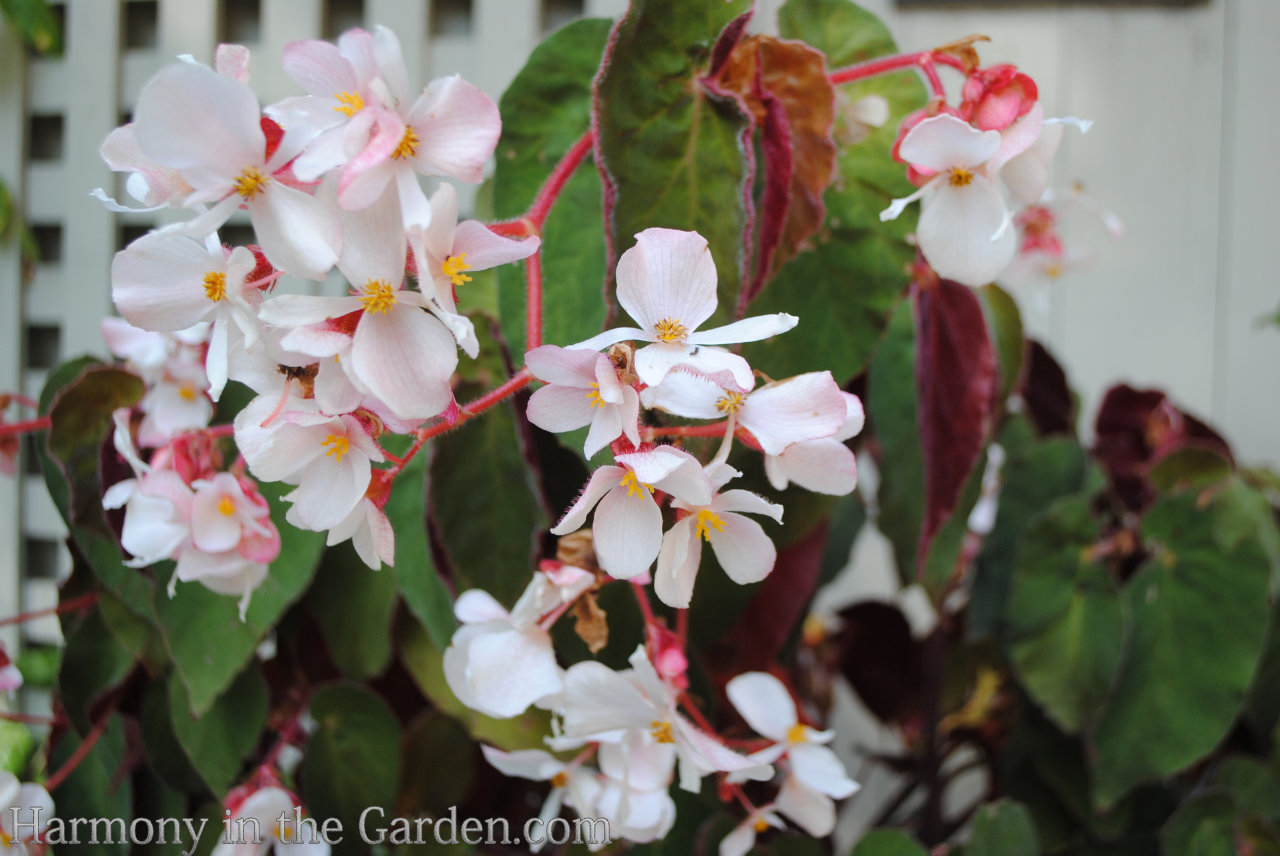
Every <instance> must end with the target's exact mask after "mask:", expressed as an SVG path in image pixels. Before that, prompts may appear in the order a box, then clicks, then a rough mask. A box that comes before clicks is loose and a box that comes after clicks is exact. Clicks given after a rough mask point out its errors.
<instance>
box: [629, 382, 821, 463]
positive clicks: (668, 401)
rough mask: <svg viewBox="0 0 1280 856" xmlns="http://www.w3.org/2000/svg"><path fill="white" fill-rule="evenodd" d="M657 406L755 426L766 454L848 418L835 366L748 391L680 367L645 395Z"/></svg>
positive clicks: (647, 403) (811, 437)
mask: <svg viewBox="0 0 1280 856" xmlns="http://www.w3.org/2000/svg"><path fill="white" fill-rule="evenodd" d="M641 401H642V402H643V403H644V405H645V406H646V407H656V408H659V409H661V410H665V411H667V412H668V413H674V414H676V415H677V416H685V417H688V418H690V419H723V418H724V417H726V416H729V415H730V414H733V415H734V416H735V418H736V424H737V426H738V427H740V428H745V429H746V430H747V431H749V432H751V435H752V436H753V437H755V439H756V441H757V442H758V443H759V444H760V448H761V449H763V450H764V452H765V454H766V455H777V454H780V453H781V452H782V450H783V449H786V448H787V447H788V446H790V445H792V444H793V443H800V442H803V441H805V440H816V439H819V438H822V437H830V436H832V435H834V434H835V433H836V432H837V431H838V430H839V429H840V426H841V425H842V424H844V421H845V403H844V399H843V398H841V393H840V387H839V386H838V385H837V384H836V382H835V379H834V378H833V377H832V376H831V372H809V373H807V374H802V375H796V376H795V377H792V378H787V379H786V380H780V381H775V382H773V383H767V384H765V385H764V386H762V387H760V388H759V389H756V390H753V391H751V392H748V393H742V392H737V391H735V390H731V389H724V388H723V387H721V386H720V385H719V384H717V383H715V382H714V381H713V380H711V379H709V378H706V377H703V376H701V375H697V374H693V373H690V372H686V371H682V370H679V369H677V370H676V371H673V372H671V373H670V374H668V375H667V377H666V379H664V380H663V381H662V383H661V384H659V385H658V386H651V387H649V388H648V389H646V390H645V391H644V393H643V394H642V395H641Z"/></svg>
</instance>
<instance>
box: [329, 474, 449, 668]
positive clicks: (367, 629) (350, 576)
mask: <svg viewBox="0 0 1280 856" xmlns="http://www.w3.org/2000/svg"><path fill="white" fill-rule="evenodd" d="M415 463H416V461H415ZM394 489H409V490H412V489H413V485H399V484H397V485H396V486H395V488H394ZM407 534H410V535H412V534H414V533H412V532H410V533H407ZM396 546H397V548H399V544H397V545H396ZM398 552H399V551H398V549H397V553H398ZM397 559H399V556H398V555H397ZM422 572H423V571H422V569H420V568H415V569H414V570H413V573H415V574H421V573H422ZM426 573H428V574H432V575H433V576H434V573H433V572H432V570H431V569H430V568H427V569H426ZM307 606H308V607H309V608H310V610H311V614H312V615H314V616H315V618H316V623H317V624H319V625H320V632H321V633H322V634H323V635H324V639H325V642H326V643H327V644H328V646H329V653H330V654H331V655H332V656H333V662H334V663H335V664H336V665H337V666H338V668H339V669H341V670H342V673H343V674H344V675H346V676H347V677H348V678H351V679H353V680H364V679H366V678H373V677H376V676H377V675H380V674H382V672H383V671H384V670H385V669H386V668H387V664H388V663H390V662H391V618H392V615H393V614H394V613H395V609H396V576H395V574H394V573H393V572H391V571H390V570H386V569H384V570H380V571H374V570H371V569H370V568H368V567H367V566H366V565H365V564H364V562H362V561H361V560H360V557H359V556H357V555H356V551H355V549H354V548H353V547H352V546H351V542H349V541H345V542H343V543H342V544H339V545H337V546H336V547H332V548H330V549H328V550H326V551H325V554H324V558H323V559H322V560H321V562H320V569H319V570H318V571H317V572H316V580H315V583H314V584H312V586H311V590H310V591H309V592H307Z"/></svg>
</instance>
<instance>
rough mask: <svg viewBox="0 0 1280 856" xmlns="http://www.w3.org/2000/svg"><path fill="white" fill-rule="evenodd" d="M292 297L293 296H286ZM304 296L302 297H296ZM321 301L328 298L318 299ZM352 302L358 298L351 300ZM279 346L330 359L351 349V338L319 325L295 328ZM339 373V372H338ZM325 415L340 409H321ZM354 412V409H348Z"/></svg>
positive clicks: (282, 339) (286, 334)
mask: <svg viewBox="0 0 1280 856" xmlns="http://www.w3.org/2000/svg"><path fill="white" fill-rule="evenodd" d="M286 296H293V295H286ZM298 296H304V295H298ZM319 299H321V300H325V299H330V298H319ZM351 300H352V301H353V302H354V301H356V300H358V298H351ZM280 346H281V347H283V348H286V349H288V350H290V351H294V352H295V353H298V354H304V355H306V356H308V357H315V358H316V359H325V360H327V359H330V358H332V357H336V356H338V355H339V354H341V353H342V352H343V351H345V350H347V349H348V348H350V347H351V336H350V335H349V334H347V333H344V332H342V331H341V330H330V329H328V328H325V327H321V326H319V325H315V326H310V327H295V328H293V329H292V330H290V331H289V332H288V333H285V334H284V336H282V337H281V339H280ZM339 373H341V372H339ZM321 409H322V410H324V411H325V412H326V413H341V412H343V410H342V409H338V410H333V409H330V408H328V407H322V408H321ZM349 409H351V410H354V409H355V408H354V407H353V408H349Z"/></svg>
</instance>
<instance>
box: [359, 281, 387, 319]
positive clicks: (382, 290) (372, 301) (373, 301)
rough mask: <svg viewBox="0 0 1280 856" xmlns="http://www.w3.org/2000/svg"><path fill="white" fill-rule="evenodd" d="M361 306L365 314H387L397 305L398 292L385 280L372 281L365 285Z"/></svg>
mask: <svg viewBox="0 0 1280 856" xmlns="http://www.w3.org/2000/svg"><path fill="white" fill-rule="evenodd" d="M360 305H361V306H363V307H364V311H365V312H386V311H388V310H390V309H391V307H392V306H395V305H396V290H395V289H394V288H392V287H391V283H389V282H387V281H386V280H385V279H371V280H369V281H368V282H366V283H365V284H364V296H362V297H361V298H360Z"/></svg>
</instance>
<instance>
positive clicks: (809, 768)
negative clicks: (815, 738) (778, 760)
mask: <svg viewBox="0 0 1280 856" xmlns="http://www.w3.org/2000/svg"><path fill="white" fill-rule="evenodd" d="M787 757H788V758H790V759H791V772H792V774H793V775H794V776H795V777H796V779H798V780H799V781H800V782H802V783H803V784H804V785H805V786H806V787H809V788H812V789H813V790H815V791H818V792H819V793H823V794H826V795H827V796H829V797H834V798H836V799H844V798H845V797H847V796H849V795H850V794H852V793H854V792H855V791H856V790H858V783H857V782H855V781H854V780H853V779H851V778H849V775H848V773H846V772H845V769H844V765H843V764H841V763H840V759H839V758H837V757H836V753H834V752H832V751H831V750H830V749H828V748H827V747H825V746H815V745H812V744H808V743H803V744H800V745H799V746H792V747H791V751H790V752H788V753H787Z"/></svg>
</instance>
